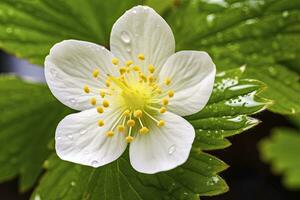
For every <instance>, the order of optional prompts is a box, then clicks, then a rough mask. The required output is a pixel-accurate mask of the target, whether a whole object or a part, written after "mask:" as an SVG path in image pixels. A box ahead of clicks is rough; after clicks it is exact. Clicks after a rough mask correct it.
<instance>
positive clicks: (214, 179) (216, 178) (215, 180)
mask: <svg viewBox="0 0 300 200" xmlns="http://www.w3.org/2000/svg"><path fill="white" fill-rule="evenodd" d="M211 179H212V181H213V182H214V183H218V182H219V178H218V177H217V176H214V177H212V178H211Z"/></svg>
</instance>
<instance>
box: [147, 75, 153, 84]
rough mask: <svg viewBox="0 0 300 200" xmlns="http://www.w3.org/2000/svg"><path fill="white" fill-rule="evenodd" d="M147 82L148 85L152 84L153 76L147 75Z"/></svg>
mask: <svg viewBox="0 0 300 200" xmlns="http://www.w3.org/2000/svg"><path fill="white" fill-rule="evenodd" d="M148 81H149V82H150V83H152V82H153V81H154V76H153V75H149V76H148Z"/></svg>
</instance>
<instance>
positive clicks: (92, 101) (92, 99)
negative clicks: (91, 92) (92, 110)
mask: <svg viewBox="0 0 300 200" xmlns="http://www.w3.org/2000/svg"><path fill="white" fill-rule="evenodd" d="M90 103H91V104H92V105H93V106H95V105H96V104H97V100H96V98H95V97H93V98H91V100H90Z"/></svg>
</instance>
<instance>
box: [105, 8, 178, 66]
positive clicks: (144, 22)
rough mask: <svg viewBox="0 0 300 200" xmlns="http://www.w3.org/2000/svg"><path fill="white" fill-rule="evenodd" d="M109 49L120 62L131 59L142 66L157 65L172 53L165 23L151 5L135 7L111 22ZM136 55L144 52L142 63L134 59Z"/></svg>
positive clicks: (170, 33) (172, 37)
mask: <svg viewBox="0 0 300 200" xmlns="http://www.w3.org/2000/svg"><path fill="white" fill-rule="evenodd" d="M110 48H111V52H112V53H113V54H114V55H115V56H116V57H118V58H120V59H122V60H123V61H126V60H132V61H134V62H135V63H138V64H139V65H142V67H143V66H144V67H146V66H147V64H153V65H154V66H155V67H157V68H159V67H162V65H163V64H164V62H165V61H166V59H167V58H168V57H169V56H170V55H172V54H173V53H174V52H175V39H174V36H173V33H172V30H171V28H170V27H169V25H168V24H167V22H166V21H165V20H164V19H163V18H162V17H161V16H160V15H159V14H157V13H156V12H155V11H154V10H153V9H152V8H149V7H147V6H136V7H133V8H132V9H130V10H129V11H127V12H126V13H125V14H124V15H122V16H121V17H120V18H119V19H118V20H117V21H116V23H115V24H114V26H113V28H112V32H111V36H110ZM138 54H144V55H145V62H143V63H144V65H143V64H142V63H141V62H140V61H138V59H137V55H138ZM144 69H145V68H144Z"/></svg>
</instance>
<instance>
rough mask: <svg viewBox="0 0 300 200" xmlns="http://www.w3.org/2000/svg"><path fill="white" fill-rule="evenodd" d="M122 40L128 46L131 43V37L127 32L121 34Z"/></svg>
mask: <svg viewBox="0 0 300 200" xmlns="http://www.w3.org/2000/svg"><path fill="white" fill-rule="evenodd" d="M121 39H122V41H123V42H125V43H127V44H128V43H130V36H129V34H128V33H127V31H122V32H121Z"/></svg>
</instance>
